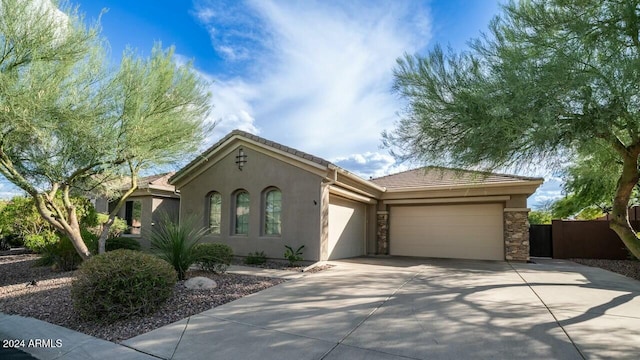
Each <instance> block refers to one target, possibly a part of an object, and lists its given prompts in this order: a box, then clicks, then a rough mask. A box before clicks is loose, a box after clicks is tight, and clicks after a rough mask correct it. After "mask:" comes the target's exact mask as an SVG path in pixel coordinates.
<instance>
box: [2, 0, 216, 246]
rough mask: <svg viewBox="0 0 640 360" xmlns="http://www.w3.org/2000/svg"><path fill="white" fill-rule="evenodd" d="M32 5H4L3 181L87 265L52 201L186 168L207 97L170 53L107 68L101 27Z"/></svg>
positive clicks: (131, 57)
mask: <svg viewBox="0 0 640 360" xmlns="http://www.w3.org/2000/svg"><path fill="white" fill-rule="evenodd" d="M34 4H35V3H34V2H32V1H23V0H3V1H2V11H0V108H1V109H2V111H0V139H2V141H0V174H1V175H3V176H4V177H5V178H6V179H7V180H9V181H10V182H12V183H13V184H15V185H16V186H17V187H19V188H21V189H22V190H24V191H25V192H26V193H27V194H28V195H29V197H31V198H33V200H34V201H35V204H36V206H37V207H38V209H39V210H40V213H41V214H42V216H43V217H44V218H45V219H46V221H47V222H48V223H49V224H51V226H53V228H55V230H56V231H58V232H60V233H65V234H66V235H67V236H69V238H70V239H71V241H72V242H73V243H74V245H75V247H76V248H77V250H78V252H79V253H80V254H81V256H83V257H84V258H86V257H89V256H90V253H89V252H88V250H87V249H86V244H84V241H83V239H81V238H79V236H78V235H77V234H78V233H79V230H80V227H81V226H80V225H79V224H77V223H76V222H75V216H74V215H75V214H76V211H77V210H76V207H75V206H74V204H71V203H69V202H67V201H64V202H63V203H62V204H55V202H56V200H55V199H67V197H68V196H69V195H70V194H73V193H76V192H85V191H93V190H94V189H96V188H97V187H98V185H101V184H102V185H104V186H105V187H108V186H109V184H110V182H109V181H110V180H113V179H114V177H117V176H129V177H130V178H131V179H135V178H136V177H137V176H138V174H139V173H140V172H141V171H145V170H148V169H151V168H154V167H156V166H159V165H164V164H168V163H172V162H174V161H179V160H182V159H184V156H185V155H188V154H190V153H191V152H194V151H196V150H197V148H198V146H199V145H200V144H201V142H202V139H204V137H205V136H207V132H208V131H209V130H210V129H211V126H210V125H208V124H207V122H206V118H207V115H208V111H209V108H210V104H209V100H210V96H209V94H208V92H207V84H206V82H205V81H204V80H203V79H201V78H200V77H198V75H197V72H195V71H193V68H192V65H191V64H190V63H189V64H185V65H178V62H176V61H175V58H174V51H173V49H166V50H165V49H162V47H161V45H160V44H157V45H155V46H154V47H153V49H152V51H151V56H149V57H148V58H141V57H139V56H137V55H136V54H134V53H133V52H132V51H127V52H126V53H125V54H124V55H123V57H122V62H121V64H120V65H119V66H113V65H112V64H109V62H108V59H109V58H108V56H106V53H107V51H106V49H108V45H107V44H106V42H105V41H104V39H102V38H101V37H100V34H99V26H98V25H96V26H92V27H87V26H86V25H85V24H84V23H83V17H82V16H81V14H78V12H77V8H71V7H69V6H66V5H67V3H66V2H57V1H54V2H50V1H45V2H42V6H40V5H34ZM37 4H40V2H38V3H37ZM59 4H61V6H62V8H61V9H58V7H57V6H58V5H59ZM130 186H131V188H132V189H133V188H135V181H134V182H133V183H131V184H130ZM126 194H127V193H125V196H123V198H126V196H127V195H126ZM116 211H117V209H116Z"/></svg>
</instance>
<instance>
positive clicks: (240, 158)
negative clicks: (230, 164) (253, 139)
mask: <svg viewBox="0 0 640 360" xmlns="http://www.w3.org/2000/svg"><path fill="white" fill-rule="evenodd" d="M246 163H247V155H246V154H245V153H244V149H243V148H239V149H238V155H236V164H238V169H240V170H241V171H242V167H243V166H244V164H246Z"/></svg>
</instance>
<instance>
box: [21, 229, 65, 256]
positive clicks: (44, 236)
mask: <svg viewBox="0 0 640 360" xmlns="http://www.w3.org/2000/svg"><path fill="white" fill-rule="evenodd" d="M58 241H60V236H59V235H58V234H57V233H56V232H55V231H53V230H50V229H45V230H42V231H41V232H39V233H33V234H28V235H25V237H24V246H25V247H26V248H27V249H29V250H31V251H33V252H37V253H43V252H45V251H47V249H48V248H49V247H50V246H53V245H55V244H57V243H58Z"/></svg>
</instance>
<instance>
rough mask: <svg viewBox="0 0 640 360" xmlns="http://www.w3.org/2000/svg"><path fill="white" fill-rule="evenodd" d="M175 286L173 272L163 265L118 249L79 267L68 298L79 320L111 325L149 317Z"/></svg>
mask: <svg viewBox="0 0 640 360" xmlns="http://www.w3.org/2000/svg"><path fill="white" fill-rule="evenodd" d="M175 283H176V272H175V271H174V270H173V268H172V267H171V265H169V264H168V263H167V262H166V261H163V260H161V259H158V258H157V257H155V256H153V255H149V254H145V253H143V252H140V251H132V250H124V249H121V250H115V251H111V252H108V253H106V254H102V255H96V256H94V257H92V258H91V259H89V260H87V261H86V262H85V263H83V264H82V266H80V269H79V270H78V275H77V279H76V280H75V281H74V282H73V284H72V286H71V297H72V299H73V306H74V308H75V309H76V311H77V312H78V314H79V315H80V317H82V318H83V319H86V320H98V321H103V322H113V321H116V320H118V319H124V318H129V317H132V316H144V315H148V314H151V313H153V312H154V311H155V310H156V309H157V308H158V306H160V305H161V304H162V303H164V302H165V301H166V300H167V299H168V298H169V297H170V296H171V294H172V293H173V288H174V285H175Z"/></svg>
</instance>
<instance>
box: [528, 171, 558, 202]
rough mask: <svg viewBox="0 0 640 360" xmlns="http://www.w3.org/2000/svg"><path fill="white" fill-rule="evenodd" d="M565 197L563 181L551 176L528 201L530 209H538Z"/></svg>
mask: <svg viewBox="0 0 640 360" xmlns="http://www.w3.org/2000/svg"><path fill="white" fill-rule="evenodd" d="M563 197H564V194H563V193H562V179H561V178H558V177H556V176H549V177H547V178H546V179H545V182H544V184H542V186H540V187H539V188H538V190H537V191H536V192H535V194H533V195H532V196H531V197H530V198H529V199H528V203H529V207H531V208H534V209H537V208H540V207H544V206H546V205H547V204H548V203H550V202H553V201H556V200H558V199H561V198H563Z"/></svg>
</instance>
